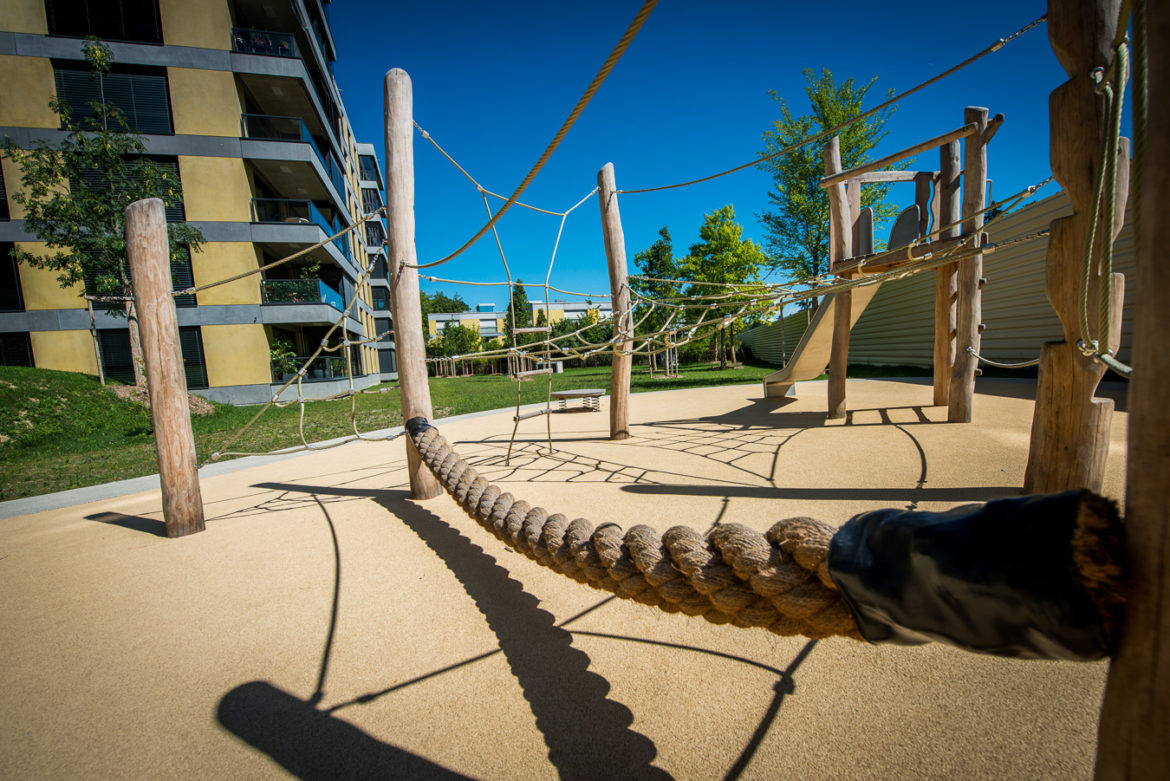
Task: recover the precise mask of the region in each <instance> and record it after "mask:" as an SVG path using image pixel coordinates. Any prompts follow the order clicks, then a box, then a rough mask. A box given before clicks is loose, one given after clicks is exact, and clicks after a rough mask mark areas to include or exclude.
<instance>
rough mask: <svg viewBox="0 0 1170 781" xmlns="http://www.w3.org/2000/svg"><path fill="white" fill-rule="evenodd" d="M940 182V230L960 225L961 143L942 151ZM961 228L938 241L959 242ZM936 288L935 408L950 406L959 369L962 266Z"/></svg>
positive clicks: (942, 273) (950, 267)
mask: <svg viewBox="0 0 1170 781" xmlns="http://www.w3.org/2000/svg"><path fill="white" fill-rule="evenodd" d="M938 158H939V164H938V168H939V179H938V193H937V197H936V199H935V203H936V204H937V207H938V221H937V224H936V228H941V227H943V226H946V225H950V224H951V223H956V222H958V221H959V209H960V208H961V205H960V200H959V199H960V191H959V170H960V168H959V142H958V141H951V142H949V143H947V144H943V145H942V146H941V147H939V150H938ZM958 235H959V226H958V225H955V226H954V227H953V228H947V229H946V230H942V231H940V233H939V235H938V236H937V237H935V238H934V241H941V240H943V239H951V238H955V237H957V236H958ZM935 273H936V274H937V276H936V278H935V287H934V404H935V406H936V407H945V406H948V401H949V400H950V396H951V371H952V369H953V368H954V366H955V332H956V329H957V328H958V322H959V321H958V294H959V293H958V291H959V264H958V263H948V264H946V265H945V266H939V267H938V270H937V271H936V272H935Z"/></svg>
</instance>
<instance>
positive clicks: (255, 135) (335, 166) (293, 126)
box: [240, 114, 345, 199]
mask: <svg viewBox="0 0 1170 781" xmlns="http://www.w3.org/2000/svg"><path fill="white" fill-rule="evenodd" d="M240 125H241V129H242V131H243V137H244V138H252V139H256V140H258V141H292V142H296V143H303V144H308V145H309V146H310V147H311V148H312V150H313V152H315V153H316V155H317V161H318V162H319V163H321V167H322V168H324V169H325V173H326V175H327V176H328V177H329V181H330V182H332V183H333V190H334V191H335V192H336V193H337V197H338V198H341V199H344V198H345V174H344V172H343V171H342V169H341V163H339V162H337V159H336V158H334V157H333V155H327V154H325V153H323V152H322V151H321V148H320V147H319V146H317V142H316V141H314V140H313V136H312V135H311V134H310V133H309V128H308V127H306V125H305V123H304V121H303V120H302V119H301V118H300V117H284V116H276V115H272V114H243V115H241V117H240Z"/></svg>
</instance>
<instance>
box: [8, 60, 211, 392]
mask: <svg viewBox="0 0 1170 781" xmlns="http://www.w3.org/2000/svg"><path fill="white" fill-rule="evenodd" d="M81 48H82V53H83V54H84V55H85V59H86V61H87V62H88V63H89V66H90V75H91V78H93V79H96V80H97V81H98V83H99V87H100V86H101V85H102V84H104V82H103V81H102V75H103V74H106V73H109V71H110V67H111V63H112V62H113V55H112V54H111V52H110V49H109V47H108V46H106V45H105V44H103V43H102V42H101V41H99V40H97V39H96V38H88V39H86V41H85V42H84V43H83V44H82V47H81ZM99 95H100V97H99V99H98V100H94V101H90V104H89V106H88V107H87V109H88V110H86V109H78V108H77V107H71V106H69V105H68V104H66V103H64V102H62V101H60V100H58V99H57V98H53V99H52V100H50V101H49V108H51V109H52V110H53V111H54V112H55V113H56V114H57V116H58V117H60V119H61V129H62V130H64V131H65V134H64V136H63V137H62V138H61V139H60V140H59V141H44V140H42V141H36V142H34V144H33V147H32V149H21V148H20V147H19V146H17V144H16V142H15V141H14V140H13V139H11V138H8V137H6V138H5V139H4V143H3V145H2V147H0V148H2V149H3V152H4V154H5V156H7V157H8V158H9V159H11V160H13V161H14V162H15V163H16V164H17V165H18V166H19V167H20V169H21V178H20V181H21V184H22V186H23V187H22V192H18V193H16V194H15V195H14V196H13V199H14V200H15V201H16V202H17V203H19V204H21V205H22V206H24V208H25V217H24V228H25V230H26V231H28V232H29V233H31V234H32V235H34V236H36V237H37V238H38V239H39V240H40V241H42V242H44V243H45V246H46V248H47V249H48V250H49V252H47V253H33V252H28V251H27V250H22V249H14V250H13V252H12V257H13V258H14V259H15V260H16V261H17V262H18V263H22V264H26V265H29V266H33V267H36V268H47V269H51V270H53V271H56V272H57V281H58V282H59V283H60V284H61V286H62V287H66V288H68V287H72V286H74V285H77V284H79V283H81V284H84V285H85V288H86V290H87V292H88V293H89V294H91V295H98V296H116V297H130V296H132V295H133V289H132V286H131V279H130V269H129V266H128V263H127V257H126V224H125V211H126V207H127V206H129V205H130V204H131V203H133V202H134V201H138V200H141V199H143V198H161V199H162V200H163V201H164V202H165V203H166V204H167V205H168V206H177V205H179V204H181V203H182V193H181V192H180V187H179V181H178V179H177V178H176V177H175V176H174V175H173V174H172V173H171V172H169V171H168V170H167V169H166V168H165V167H163V166H161V165H159V164H157V163H155V162H154V161H152V160H150V159H148V158H146V157H144V155H145V153H146V143H145V138H144V137H143V136H142V135H139V134H137V133H134V132H132V131H131V130H130V126H129V125H128V124H127V122H126V117H125V115H124V114H123V113H122V112H121V111H120V110H119V109H118V107H117V106H115V105H114V104H113V103H112V102H109V101H107V100H106V99H105V92H104V88H103V89H101V90H99ZM167 235H168V239H169V241H170V252H171V262H172V263H173V262H176V261H179V260H181V259H183V258H185V254H186V252H187V251H195V250H198V249H199V245H200V243H201V242H202V241H203V234H202V233H200V232H199V230H198V229H197V228H195V227H193V226H190V225H187V224H186V223H169V224H168V225H167ZM109 311H111V312H112V313H115V314H121V315H124V316H125V317H126V318H127V322H128V326H129V330H130V349H131V355H132V358H133V364H134V376H135V381H136V382H137V383H138V384H140V385H141V384H143V382H144V379H143V376H142V349H141V342H140V340H139V336H138V323H137V319H136V316H135V312H134V305H133V302H126V305H125V306H124V305H123V302H121V301H115V302H113V303H112V305H111V306H110V309H109Z"/></svg>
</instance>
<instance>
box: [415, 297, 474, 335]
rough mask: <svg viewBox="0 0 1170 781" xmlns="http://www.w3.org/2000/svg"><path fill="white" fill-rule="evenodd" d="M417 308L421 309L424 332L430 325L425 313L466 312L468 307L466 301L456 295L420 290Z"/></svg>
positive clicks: (428, 330)
mask: <svg viewBox="0 0 1170 781" xmlns="http://www.w3.org/2000/svg"><path fill="white" fill-rule="evenodd" d="M418 303H419V308H420V309H421V310H422V329H423V333H424V334H429V333H430V332H431V327H430V325H429V323H428V321H427V315H429V314H440V313H452V312H466V311H467V310H468V309H469V308H470V307H468V306H467V302H466V301H464V300H463V299H462V298H460V297H459V296H458V295H454V296H449V295H447V294H446V293H443V292H441V291H440V292H437V293H427V292H425V291H422V290H420V291H419V293H418Z"/></svg>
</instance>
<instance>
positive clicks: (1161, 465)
mask: <svg viewBox="0 0 1170 781" xmlns="http://www.w3.org/2000/svg"><path fill="white" fill-rule="evenodd" d="M1069 5H1070V6H1072V5H1075V4H1069ZM1144 5H1145V7H1146V9H1147V11H1146V14H1147V17H1148V18H1147V24H1146V25H1145V29H1146V30H1148V33H1147V35H1148V41H1149V46H1148V48H1147V51H1148V52H1149V114H1148V119H1147V123H1146V127H1147V128H1148V129H1147V131H1146V144H1145V148H1144V149H1143V150H1142V151H1141V155H1142V157H1143V158H1144V160H1143V167H1144V168H1145V170H1146V172H1147V173H1146V175H1145V176H1144V177H1142V178H1141V180H1140V183H1139V184H1138V195H1137V201H1138V204H1139V206H1138V208H1139V210H1140V213H1139V214H1138V215H1136V216H1137V237H1136V243H1137V288H1138V290H1140V291H1141V295H1140V296H1138V302H1137V320H1136V322H1135V323H1134V335H1133V350H1132V356H1133V362H1134V366H1135V368H1134V372H1133V377H1132V378H1131V380H1130V384H1129V410H1128V411H1129V434H1128V440H1129V441H1128V454H1127V457H1126V466H1127V468H1126V486H1125V489H1126V492H1125V493H1126V498H1125V538H1126V550H1127V553H1128V559H1129V571H1128V573H1127V575H1128V579H1129V594H1128V596H1127V598H1126V601H1125V619H1124V622H1123V625H1122V630H1121V637H1120V641H1119V643H1118V646H1117V649H1116V651H1115V652H1114V654H1113V658H1112V661H1111V663H1110V665H1109V679H1108V683H1107V685H1106V687H1105V701H1104V705H1103V707H1102V709H1101V721H1100V727H1099V728H1098V742H1097V773H1096V777H1097V778H1098V779H1100V780H1101V781H1113V779H1138V778H1165V776H1166V771H1167V768H1170V740H1168V739H1167V737H1168V736H1170V523H1168V522H1167V518H1168V515H1167V511H1166V508H1167V507H1170V405H1167V404H1166V387H1167V385H1168V384H1170V353H1168V352H1167V351H1166V348H1165V344H1164V341H1165V338H1166V334H1167V333H1170V307H1167V306H1166V304H1165V301H1166V298H1167V296H1170V264H1168V263H1167V262H1166V252H1165V241H1164V240H1162V239H1161V238H1160V236H1161V232H1162V231H1161V229H1162V228H1163V227H1164V226H1166V225H1167V224H1170V180H1168V179H1167V178H1166V177H1165V176H1160V175H1158V172H1161V171H1165V170H1166V167H1165V166H1168V165H1170V133H1167V132H1166V130H1165V129H1166V128H1168V127H1170V4H1167V3H1146V4H1144ZM1137 6H1138V8H1140V6H1141V4H1137ZM1104 10H1106V11H1107V10H1108V9H1104ZM1072 12H1073V13H1076V11H1075V10H1074V11H1072ZM1135 12H1140V11H1137V10H1135ZM1050 13H1051V11H1050ZM1140 27H1141V25H1139V24H1138V20H1137V19H1135V20H1134V29H1135V30H1137V29H1139V28H1140ZM1106 32H1107V33H1109V34H1110V35H1111V34H1112V30H1111V29H1107V30H1106Z"/></svg>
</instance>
